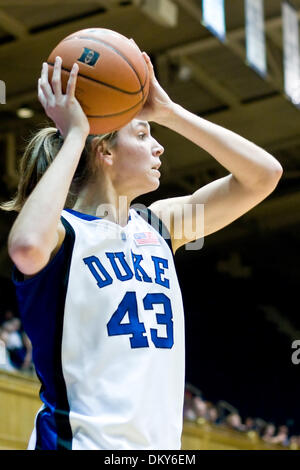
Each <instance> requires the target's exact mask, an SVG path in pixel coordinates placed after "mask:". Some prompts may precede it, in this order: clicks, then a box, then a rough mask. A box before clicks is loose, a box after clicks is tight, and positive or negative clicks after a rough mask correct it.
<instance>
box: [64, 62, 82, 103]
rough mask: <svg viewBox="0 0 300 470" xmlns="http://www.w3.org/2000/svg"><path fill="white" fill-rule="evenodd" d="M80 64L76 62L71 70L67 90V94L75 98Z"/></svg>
mask: <svg viewBox="0 0 300 470" xmlns="http://www.w3.org/2000/svg"><path fill="white" fill-rule="evenodd" d="M78 70H79V66H78V64H77V63H76V62H75V63H74V64H73V67H72V69H71V72H70V76H69V80H68V84H67V91H66V94H67V95H68V98H73V97H74V96H75V89H76V82H77V75H78Z"/></svg>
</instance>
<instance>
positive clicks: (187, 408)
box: [183, 390, 197, 421]
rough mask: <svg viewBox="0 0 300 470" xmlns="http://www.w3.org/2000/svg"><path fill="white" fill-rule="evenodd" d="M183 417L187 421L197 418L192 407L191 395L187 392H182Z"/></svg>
mask: <svg viewBox="0 0 300 470" xmlns="http://www.w3.org/2000/svg"><path fill="white" fill-rule="evenodd" d="M183 417H184V419H187V420H189V421H194V420H195V419H196V417H197V416H196V413H195V410H194V406H193V395H192V393H191V392H190V391H189V390H185V391H184V406H183Z"/></svg>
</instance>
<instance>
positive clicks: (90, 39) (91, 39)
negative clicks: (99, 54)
mask: <svg viewBox="0 0 300 470" xmlns="http://www.w3.org/2000/svg"><path fill="white" fill-rule="evenodd" d="M71 39H87V40H88V41H94V42H97V43H100V44H104V45H106V46H108V47H109V48H110V49H112V50H113V51H114V52H116V53H117V54H118V55H119V56H120V57H122V58H123V59H124V60H125V62H127V64H128V65H129V66H130V67H131V68H132V70H133V71H134V73H135V74H136V76H137V78H138V80H139V82H140V85H141V87H142V88H141V89H142V93H143V98H144V87H145V85H146V82H147V75H146V81H145V83H144V85H142V83H141V79H140V76H139V74H138V73H137V71H136V70H135V68H134V67H133V65H132V64H131V62H130V61H129V60H128V58H127V57H126V56H125V55H124V54H122V52H120V51H119V50H118V49H116V48H115V47H114V46H112V45H111V44H110V43H109V42H106V41H103V40H101V39H97V38H94V37H88V36H72V37H71V38H67V39H65V40H64V41H69V40H71ZM64 41H62V42H64ZM144 67H145V68H146V71H147V72H148V70H147V66H146V64H145V63H144Z"/></svg>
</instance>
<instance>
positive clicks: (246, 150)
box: [159, 103, 282, 187]
mask: <svg viewBox="0 0 300 470" xmlns="http://www.w3.org/2000/svg"><path fill="white" fill-rule="evenodd" d="M159 124H162V125H164V126H166V127H168V128H169V129H171V130H173V131H175V132H177V133H179V134H181V135H183V136H184V137H186V138H187V139H189V140H190V141H192V142H194V143H195V144H196V145H199V147H202V148H203V149H204V150H206V151H207V152H208V153H210V154H211V155H212V156H213V157H214V158H215V159H216V160H217V161H218V162H219V163H220V164H221V165H222V166H224V167H225V168H226V169H227V170H228V171H229V172H230V173H232V174H233V175H234V177H235V178H236V179H237V180H238V181H239V182H241V183H243V184H244V185H245V186H249V187H253V186H254V185H261V184H263V183H264V182H269V181H270V182H271V183H272V181H274V182H277V181H278V180H279V178H280V176H281V173H282V167H281V165H280V163H279V162H278V161H277V160H276V159H275V158H274V157H273V156H272V155H270V154H269V153H268V152H266V151H265V150H263V149H262V148H260V147H258V146H257V145H255V144H254V143H253V142H250V141H249V140H247V139H245V138H243V137H241V136H240V135H238V134H236V133H234V132H232V131H230V130H227V129H225V128H223V127H221V126H219V125H217V124H214V123H212V122H209V121H207V120H205V119H203V118H201V117H199V116H197V115H195V114H193V113H191V112H189V111H187V110H186V109H184V108H183V107H182V106H180V105H178V104H176V103H174V105H173V106H172V108H171V110H170V113H169V116H168V118H167V119H165V120H164V121H161V122H159Z"/></svg>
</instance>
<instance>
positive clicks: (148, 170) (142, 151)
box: [113, 119, 164, 197]
mask: <svg viewBox="0 0 300 470" xmlns="http://www.w3.org/2000/svg"><path fill="white" fill-rule="evenodd" d="M163 152H164V148H163V147H162V146H161V145H160V144H159V143H158V142H157V141H156V140H155V139H154V138H153V137H152V135H151V130H150V126H149V123H148V122H147V121H140V120H138V119H133V120H132V121H131V122H130V123H129V124H127V126H125V127H123V128H122V129H120V130H119V131H118V138H117V143H116V146H115V157H116V158H115V159H114V165H113V167H114V168H113V170H114V171H113V176H114V184H115V186H116V187H117V188H118V192H119V194H122V195H130V196H131V197H137V196H138V195H141V194H145V193H147V192H150V191H154V190H155V189H157V188H158V187H159V178H160V172H159V171H158V167H159V166H160V164H161V160H160V156H161V155H162V154H163Z"/></svg>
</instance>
